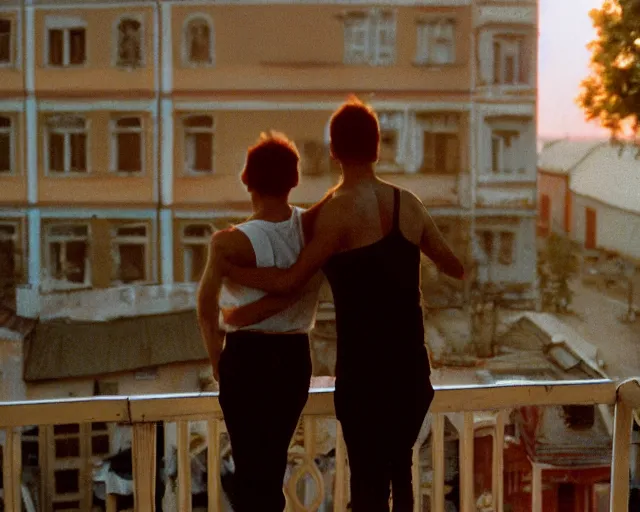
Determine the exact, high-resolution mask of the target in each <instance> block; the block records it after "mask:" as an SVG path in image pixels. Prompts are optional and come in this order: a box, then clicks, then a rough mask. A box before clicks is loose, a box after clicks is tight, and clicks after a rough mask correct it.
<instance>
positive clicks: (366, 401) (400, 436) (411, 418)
mask: <svg viewBox="0 0 640 512" xmlns="http://www.w3.org/2000/svg"><path fill="white" fill-rule="evenodd" d="M409 373H411V372H409ZM406 377H407V376H406V375H404V376H400V375H385V379H384V383H380V386H379V387H378V386H376V385H374V384H373V383H372V382H371V380H370V379H364V378H363V379H362V381H361V382H357V381H352V382H351V383H350V382H336V395H335V400H336V414H337V417H338V420H339V421H340V424H341V426H342V433H343V436H344V440H345V444H346V447H347V456H348V458H349V469H350V471H351V482H350V489H351V510H353V512H389V497H390V495H392V496H393V512H413V504H414V497H413V485H412V474H411V466H412V462H413V447H414V445H415V443H416V441H417V439H418V435H419V433H420V428H421V427H422V422H423V421H424V418H425V416H426V414H427V411H428V409H429V406H430V405H431V402H432V401H433V397H434V390H433V387H432V386H431V382H430V381H429V374H428V371H425V372H418V374H417V375H415V378H410V379H407V378H406ZM362 382H364V383H366V385H365V386H363V385H362ZM342 384H344V386H342ZM383 386H384V387H385V389H380V388H381V387H383Z"/></svg>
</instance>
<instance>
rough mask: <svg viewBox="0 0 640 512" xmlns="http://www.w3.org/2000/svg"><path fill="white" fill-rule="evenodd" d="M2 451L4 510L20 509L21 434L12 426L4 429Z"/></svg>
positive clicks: (15, 510)
mask: <svg viewBox="0 0 640 512" xmlns="http://www.w3.org/2000/svg"><path fill="white" fill-rule="evenodd" d="M4 434H5V440H4V453H3V460H2V462H3V464H2V472H3V475H4V510H6V511H7V512H21V511H22V492H21V486H22V442H21V441H22V435H21V433H20V432H19V431H17V432H16V431H15V430H14V429H13V428H6V429H4Z"/></svg>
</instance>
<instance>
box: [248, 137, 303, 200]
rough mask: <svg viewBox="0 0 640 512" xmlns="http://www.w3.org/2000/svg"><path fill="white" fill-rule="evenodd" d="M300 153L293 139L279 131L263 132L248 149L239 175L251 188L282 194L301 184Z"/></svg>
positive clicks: (256, 190)
mask: <svg viewBox="0 0 640 512" xmlns="http://www.w3.org/2000/svg"><path fill="white" fill-rule="evenodd" d="M299 161H300V154H299V153H298V149H297V148H296V145H295V144H294V143H293V141H291V140H289V139H288V138H287V137H286V135H284V134H282V133H278V132H274V131H271V132H268V133H261V134H260V138H259V139H258V142H257V143H256V144H254V145H253V146H251V147H250V148H249V149H248V151H247V160H246V162H245V165H244V169H243V171H242V174H241V175H240V178H241V180H242V183H244V184H245V185H246V186H247V188H248V189H249V190H250V191H255V192H257V193H258V194H260V195H264V196H273V197H279V196H284V195H287V194H289V192H290V191H291V189H292V188H294V187H295V186H297V185H298V180H299V171H298V163H299Z"/></svg>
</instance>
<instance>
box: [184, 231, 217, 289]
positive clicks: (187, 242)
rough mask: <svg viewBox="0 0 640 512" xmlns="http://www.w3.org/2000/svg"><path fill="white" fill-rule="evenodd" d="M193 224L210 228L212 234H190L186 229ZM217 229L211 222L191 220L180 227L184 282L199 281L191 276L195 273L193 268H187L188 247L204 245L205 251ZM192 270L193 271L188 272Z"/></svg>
mask: <svg viewBox="0 0 640 512" xmlns="http://www.w3.org/2000/svg"><path fill="white" fill-rule="evenodd" d="M193 226H203V227H206V228H208V229H209V230H210V232H211V233H210V235H208V236H203V237H195V236H188V235H187V234H186V231H187V229H188V228H190V227H193ZM215 231H216V229H215V227H214V226H213V224H211V223H205V222H189V223H188V224H183V225H182V226H181V229H180V244H181V246H182V282H184V283H197V282H198V281H191V280H190V279H189V277H190V276H191V275H192V274H193V268H190V269H188V268H187V257H186V254H187V249H188V247H190V246H204V248H205V251H206V250H208V246H209V242H210V240H211V236H212V235H213V233H215ZM188 270H190V271H191V272H188Z"/></svg>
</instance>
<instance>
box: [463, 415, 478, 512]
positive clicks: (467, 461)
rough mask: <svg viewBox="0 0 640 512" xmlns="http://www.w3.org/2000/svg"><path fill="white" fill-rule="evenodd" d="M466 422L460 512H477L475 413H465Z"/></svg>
mask: <svg viewBox="0 0 640 512" xmlns="http://www.w3.org/2000/svg"><path fill="white" fill-rule="evenodd" d="M463 417H464V422H463V427H462V432H460V512H475V510H476V506H475V497H474V489H473V448H474V446H473V445H474V431H473V413H472V412H465V413H463Z"/></svg>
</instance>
